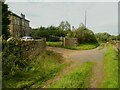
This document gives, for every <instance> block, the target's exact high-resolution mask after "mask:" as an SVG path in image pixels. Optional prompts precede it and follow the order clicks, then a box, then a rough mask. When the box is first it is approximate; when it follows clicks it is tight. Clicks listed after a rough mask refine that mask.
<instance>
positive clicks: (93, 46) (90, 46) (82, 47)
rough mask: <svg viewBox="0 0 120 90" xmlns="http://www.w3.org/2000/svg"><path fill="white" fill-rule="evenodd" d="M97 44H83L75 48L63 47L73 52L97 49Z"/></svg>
mask: <svg viewBox="0 0 120 90" xmlns="http://www.w3.org/2000/svg"><path fill="white" fill-rule="evenodd" d="M98 45H99V44H98V43H84V44H79V45H78V46H76V47H65V48H68V49H73V50H90V49H94V48H96V47H98Z"/></svg>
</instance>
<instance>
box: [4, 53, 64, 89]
mask: <svg viewBox="0 0 120 90" xmlns="http://www.w3.org/2000/svg"><path fill="white" fill-rule="evenodd" d="M64 66H65V64H64V63H63V60H62V58H61V56H60V55H59V54H57V53H54V52H52V51H46V52H44V53H43V54H42V55H39V56H38V57H36V58H34V59H33V60H32V61H31V63H30V65H28V66H27V67H26V68H23V70H22V71H21V72H17V73H16V74H15V75H14V76H13V77H9V76H8V77H4V78H3V88H38V87H41V84H42V83H43V82H44V81H46V80H48V79H50V78H52V77H54V76H55V75H56V73H57V72H59V71H60V70H61V69H62V68H63V67H64Z"/></svg>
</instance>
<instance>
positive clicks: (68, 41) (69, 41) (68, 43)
mask: <svg viewBox="0 0 120 90" xmlns="http://www.w3.org/2000/svg"><path fill="white" fill-rule="evenodd" d="M77 44H78V39H77V38H64V41H63V45H64V47H73V46H77Z"/></svg>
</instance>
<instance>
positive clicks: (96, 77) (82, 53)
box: [43, 46, 107, 88]
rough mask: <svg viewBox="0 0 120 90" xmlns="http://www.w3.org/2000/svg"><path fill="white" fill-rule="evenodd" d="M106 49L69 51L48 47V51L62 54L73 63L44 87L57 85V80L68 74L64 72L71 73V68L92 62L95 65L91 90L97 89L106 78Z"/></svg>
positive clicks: (91, 79)
mask: <svg viewBox="0 0 120 90" xmlns="http://www.w3.org/2000/svg"><path fill="white" fill-rule="evenodd" d="M106 49H107V48H106V46H105V47H104V48H103V49H102V50H99V47H98V48H96V49H92V50H69V49H64V48H57V47H47V50H52V51H55V52H57V53H60V54H62V56H63V57H64V58H65V60H67V61H72V62H73V63H72V66H70V67H68V69H67V68H66V69H64V70H63V71H61V72H60V73H59V74H58V75H57V76H56V77H55V78H54V79H51V80H48V81H47V82H46V84H45V85H43V87H47V86H49V84H52V83H55V82H56V80H57V81H58V80H59V79H60V78H61V77H62V75H64V74H66V73H64V72H69V71H70V69H69V68H71V67H72V68H76V67H77V66H78V65H80V64H82V63H83V62H87V61H90V62H95V64H94V66H93V68H92V76H91V78H90V81H89V83H90V84H89V88H97V87H98V86H99V84H100V82H101V81H102V79H103V76H104V75H103V63H102V59H103V57H104V54H105V51H106ZM76 62H77V64H76ZM78 62H79V63H78Z"/></svg>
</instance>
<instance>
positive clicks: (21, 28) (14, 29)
mask: <svg viewBox="0 0 120 90" xmlns="http://www.w3.org/2000/svg"><path fill="white" fill-rule="evenodd" d="M9 19H10V21H11V22H10V25H9V31H10V34H11V36H13V37H22V36H26V35H29V33H30V30H31V28H30V26H29V23H30V21H29V20H27V19H25V15H24V14H22V13H21V16H18V15H17V14H15V13H11V14H10V15H9Z"/></svg>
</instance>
